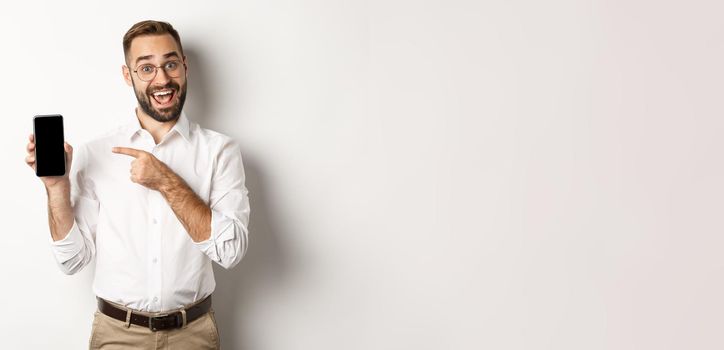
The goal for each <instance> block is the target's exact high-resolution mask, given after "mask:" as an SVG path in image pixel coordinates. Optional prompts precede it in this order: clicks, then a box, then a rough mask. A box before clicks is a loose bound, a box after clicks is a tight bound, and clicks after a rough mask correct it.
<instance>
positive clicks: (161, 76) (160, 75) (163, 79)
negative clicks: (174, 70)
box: [153, 68, 171, 85]
mask: <svg viewBox="0 0 724 350" xmlns="http://www.w3.org/2000/svg"><path fill="white" fill-rule="evenodd" d="M170 80H171V77H169V76H168V74H166V70H165V69H163V68H156V76H155V77H153V82H154V83H156V84H157V85H166V83H168V82H169V81H170Z"/></svg>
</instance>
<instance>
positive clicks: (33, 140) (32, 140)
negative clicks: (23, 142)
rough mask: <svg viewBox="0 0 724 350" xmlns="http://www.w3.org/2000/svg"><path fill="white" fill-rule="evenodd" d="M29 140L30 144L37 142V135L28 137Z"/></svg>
mask: <svg viewBox="0 0 724 350" xmlns="http://www.w3.org/2000/svg"><path fill="white" fill-rule="evenodd" d="M28 140H29V141H30V142H35V135H33V134H30V136H28Z"/></svg>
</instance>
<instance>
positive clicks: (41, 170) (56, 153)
mask: <svg viewBox="0 0 724 350" xmlns="http://www.w3.org/2000/svg"><path fill="white" fill-rule="evenodd" d="M33 122H34V124H35V125H34V130H35V166H36V168H35V173H36V175H38V176H62V175H65V149H64V147H63V143H64V141H63V117H62V116H60V115H48V116H36V117H35V119H34V120H33Z"/></svg>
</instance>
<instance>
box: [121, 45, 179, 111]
mask: <svg viewBox="0 0 724 350" xmlns="http://www.w3.org/2000/svg"><path fill="white" fill-rule="evenodd" d="M126 60H127V61H126V64H127V66H124V67H123V75H124V78H125V80H126V83H128V85H131V86H133V90H134V92H135V94H136V99H137V100H138V105H139V106H140V107H141V109H142V110H143V111H144V112H145V113H146V114H148V115H149V116H150V117H151V118H153V119H155V120H156V121H159V122H169V121H174V120H176V119H178V117H179V116H180V115H181V110H182V109H183V106H184V102H185V101H186V59H185V57H184V56H182V54H181V52H180V50H179V48H178V46H177V45H176V41H174V39H173V37H172V36H171V35H169V34H162V35H144V36H140V37H137V38H135V39H133V41H132V42H131V47H130V50H129V52H128V57H127V58H126ZM174 64H176V65H175V67H176V69H175V70H174V69H172V68H173V67H174ZM149 65H151V66H149ZM152 66H155V67H156V68H155V70H156V73H155V76H153V78H149V76H147V75H144V74H143V71H146V72H148V71H149V70H153V69H154V68H153V67H152ZM164 67H166V69H164ZM170 68H171V69H170ZM134 71H136V72H134ZM172 76H176V77H172ZM149 79H150V80H149ZM144 80H148V81H144Z"/></svg>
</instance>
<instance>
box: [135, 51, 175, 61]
mask: <svg viewBox="0 0 724 350" xmlns="http://www.w3.org/2000/svg"><path fill="white" fill-rule="evenodd" d="M169 57H176V58H179V57H180V56H179V54H178V52H176V51H171V52H169V53H167V54H165V55H163V58H169ZM151 58H153V55H146V56H141V57H138V58H136V64H138V62H140V61H143V60H150V59H151Z"/></svg>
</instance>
